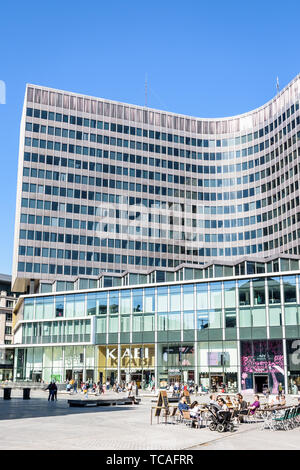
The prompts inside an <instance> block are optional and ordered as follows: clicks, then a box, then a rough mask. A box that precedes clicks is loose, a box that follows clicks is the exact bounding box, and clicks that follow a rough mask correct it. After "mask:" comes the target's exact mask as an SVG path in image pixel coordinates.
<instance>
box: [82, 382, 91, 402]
mask: <svg viewBox="0 0 300 470" xmlns="http://www.w3.org/2000/svg"><path fill="white" fill-rule="evenodd" d="M89 388H90V384H89V382H88V381H87V382H86V383H85V385H84V389H83V390H84V394H85V398H88V394H89Z"/></svg>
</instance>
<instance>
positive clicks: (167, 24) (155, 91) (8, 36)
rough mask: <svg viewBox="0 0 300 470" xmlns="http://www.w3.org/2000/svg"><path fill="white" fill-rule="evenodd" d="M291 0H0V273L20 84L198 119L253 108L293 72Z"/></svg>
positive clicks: (294, 5) (5, 261)
mask: <svg viewBox="0 0 300 470" xmlns="http://www.w3.org/2000/svg"><path fill="white" fill-rule="evenodd" d="M299 17H300V2H299V0H286V1H284V2H282V1H277V0H274V1H271V0H260V1H257V0H244V1H241V0H232V1H231V0H228V1H227V2H225V1H223V0H216V1H213V0H212V1H206V0H187V1H185V2H182V1H177V0H172V1H170V0H161V1H158V0H151V1H148V2H145V1H141V0H127V1H124V0H115V1H114V2H103V1H99V0H98V1H97V0H90V1H87V2H82V1H76V0H74V1H57V0H52V1H49V0H48V1H47V0H45V1H44V2H41V1H30V0H29V1H28V2H21V1H15V2H14V1H11V2H2V4H1V11H0V44H1V48H0V50H1V56H0V80H3V81H5V83H6V87H7V96H6V104H5V105H2V104H0V158H1V167H0V168H1V171H0V201H1V230H0V272H2V273H7V274H10V273H11V265H12V253H13V234H14V213H15V198H16V178H17V161H18V145H19V123H20V116H21V109H22V104H23V99H24V91H25V84H26V83H34V84H38V85H45V86H49V87H53V88H58V89H63V90H69V91H73V92H78V93H84V94H88V95H93V96H97V97H103V98H108V99H112V100H118V101H123V102H128V103H134V104H138V105H144V100H145V93H144V83H145V74H147V75H148V86H149V92H148V105H149V106H150V107H154V108H159V109H166V110H169V111H172V112H176V113H182V114H189V115H193V116H198V117H222V116H231V115H234V114H240V113H243V112H247V111H250V110H251V109H254V108H256V107H258V106H261V105H262V104H264V103H265V102H266V101H268V100H269V99H271V98H272V97H273V96H274V94H276V77H277V75H278V77H279V84H280V88H283V87H284V86H285V85H287V84H288V83H289V81H290V80H292V79H293V78H294V77H295V76H296V75H297V74H298V73H299V72H300V64H299V57H300V55H299V42H300V41H299Z"/></svg>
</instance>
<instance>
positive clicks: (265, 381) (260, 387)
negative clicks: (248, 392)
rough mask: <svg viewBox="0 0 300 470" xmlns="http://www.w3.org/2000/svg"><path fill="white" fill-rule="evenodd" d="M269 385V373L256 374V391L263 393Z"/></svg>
mask: <svg viewBox="0 0 300 470" xmlns="http://www.w3.org/2000/svg"><path fill="white" fill-rule="evenodd" d="M268 387H269V377H268V376H267V375H254V389H255V392H256V393H263V392H264V391H265V389H267V388H268Z"/></svg>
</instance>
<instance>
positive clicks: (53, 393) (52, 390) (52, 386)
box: [46, 380, 57, 401]
mask: <svg viewBox="0 0 300 470" xmlns="http://www.w3.org/2000/svg"><path fill="white" fill-rule="evenodd" d="M46 390H48V391H49V395H48V401H54V400H55V401H57V385H56V383H55V380H52V381H51V382H50V383H49V385H48V387H47V388H46Z"/></svg>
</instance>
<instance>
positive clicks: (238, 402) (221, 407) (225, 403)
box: [178, 393, 260, 427]
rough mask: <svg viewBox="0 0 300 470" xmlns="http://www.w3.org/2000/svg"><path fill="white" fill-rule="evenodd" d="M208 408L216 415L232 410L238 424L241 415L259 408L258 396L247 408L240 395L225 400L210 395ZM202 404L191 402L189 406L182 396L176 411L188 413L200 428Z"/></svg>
mask: <svg viewBox="0 0 300 470" xmlns="http://www.w3.org/2000/svg"><path fill="white" fill-rule="evenodd" d="M209 398H210V401H209V406H212V407H213V408H214V409H215V411H216V413H219V412H224V411H230V410H233V417H234V418H236V420H239V421H240V422H242V421H243V415H247V414H248V413H249V412H250V414H252V415H253V414H254V413H255V411H256V410H257V409H258V408H260V400H259V396H258V395H255V396H254V402H253V403H252V404H251V405H250V406H249V405H248V403H247V402H246V401H245V400H244V398H243V395H242V394H241V393H237V394H236V396H235V397H234V398H233V399H231V397H230V396H229V395H227V396H226V397H225V398H223V397H222V396H220V395H218V396H216V395H215V394H212V395H210V397H209ZM203 406H204V405H203V404H199V403H198V401H196V400H195V401H193V402H192V403H191V405H190V406H189V405H188V403H187V399H186V397H185V396H184V395H183V396H181V398H180V401H179V403H178V411H179V412H180V413H182V411H183V410H189V411H190V417H191V418H195V419H197V420H198V422H199V424H200V427H201V426H202V410H203Z"/></svg>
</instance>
